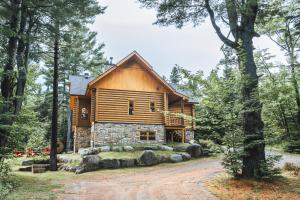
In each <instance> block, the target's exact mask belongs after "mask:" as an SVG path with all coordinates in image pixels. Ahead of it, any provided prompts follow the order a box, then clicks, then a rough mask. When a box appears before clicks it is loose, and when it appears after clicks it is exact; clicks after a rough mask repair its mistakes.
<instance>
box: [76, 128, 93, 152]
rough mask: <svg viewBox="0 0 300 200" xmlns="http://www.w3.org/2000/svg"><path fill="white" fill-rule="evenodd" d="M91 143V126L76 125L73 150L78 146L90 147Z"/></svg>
mask: <svg viewBox="0 0 300 200" xmlns="http://www.w3.org/2000/svg"><path fill="white" fill-rule="evenodd" d="M90 143H91V128H89V127H77V128H76V133H75V135H74V144H75V151H77V150H78V149H79V148H86V147H90V146H91V145H90Z"/></svg>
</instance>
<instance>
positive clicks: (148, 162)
mask: <svg viewBox="0 0 300 200" xmlns="http://www.w3.org/2000/svg"><path fill="white" fill-rule="evenodd" d="M137 160H138V164H139V165H144V166H152V165H156V164H158V162H159V160H158V158H157V157H156V155H155V154H154V152H153V151H152V150H145V151H143V152H142V153H141V155H140V156H139V158H138V159H137Z"/></svg>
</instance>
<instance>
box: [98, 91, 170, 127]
mask: <svg viewBox="0 0 300 200" xmlns="http://www.w3.org/2000/svg"><path fill="white" fill-rule="evenodd" d="M129 100H133V101H134V107H135V110H134V114H133V115H129V114H128V102H129ZM150 101H154V102H155V106H156V108H155V109H156V110H155V112H150V107H149V106H150ZM96 102H97V105H96V107H97V113H96V121H99V122H123V123H144V124H163V123H164V117H163V114H162V113H161V111H162V110H163V108H164V102H163V93H158V92H155V93H154V92H139V91H127V90H108V89H99V88H97V97H96Z"/></svg>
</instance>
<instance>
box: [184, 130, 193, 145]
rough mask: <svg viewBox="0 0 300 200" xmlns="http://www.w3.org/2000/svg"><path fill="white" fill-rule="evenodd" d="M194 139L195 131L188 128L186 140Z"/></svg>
mask: <svg viewBox="0 0 300 200" xmlns="http://www.w3.org/2000/svg"><path fill="white" fill-rule="evenodd" d="M193 139H194V131H193V130H192V129H187V130H186V132H185V141H186V142H189V141H191V140H193Z"/></svg>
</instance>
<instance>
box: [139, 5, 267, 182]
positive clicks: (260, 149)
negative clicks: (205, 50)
mask: <svg viewBox="0 0 300 200" xmlns="http://www.w3.org/2000/svg"><path fill="white" fill-rule="evenodd" d="M139 2H140V3H142V5H144V6H145V7H146V8H155V9H156V10H157V12H158V14H157V21H156V24H160V25H171V24H175V25H176V26H177V27H178V28H181V27H182V26H183V25H184V24H185V23H187V22H190V21H191V22H193V23H194V25H198V24H199V23H201V22H202V21H203V20H204V19H205V17H207V16H209V18H210V21H211V24H212V26H213V28H214V29H215V31H216V33H217V35H218V37H219V38H220V39H221V40H222V41H223V43H224V44H225V45H226V46H228V47H230V48H232V49H234V50H235V52H236V55H237V57H238V63H239V70H240V74H241V79H242V80H243V81H242V87H241V92H242V104H243V109H242V112H241V113H242V117H243V119H242V124H243V127H242V130H243V131H242V132H243V134H244V136H245V139H244V149H245V152H246V155H245V156H244V157H243V170H242V174H243V176H244V177H260V176H261V175H262V174H261V173H262V171H261V170H260V169H261V168H260V166H261V164H262V163H263V162H265V151H264V148H265V144H264V135H263V127H264V125H263V122H262V119H261V103H260V100H259V92H258V76H257V72H256V65H255V62H254V56H253V42H252V40H253V38H254V37H256V36H258V34H257V33H256V31H255V28H254V27H255V25H256V22H257V21H256V19H257V17H258V12H259V10H260V9H262V8H263V6H264V4H263V2H259V1H258V0H247V1H234V0H225V1H210V0H200V1H195V0H180V1H174V0H139ZM218 21H222V22H224V23H223V25H224V26H227V28H228V30H229V34H228V36H226V35H224V33H223V32H222V30H221V28H220V26H219V25H218V24H217V22H218ZM225 30H226V29H225ZM229 36H231V37H229Z"/></svg>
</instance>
